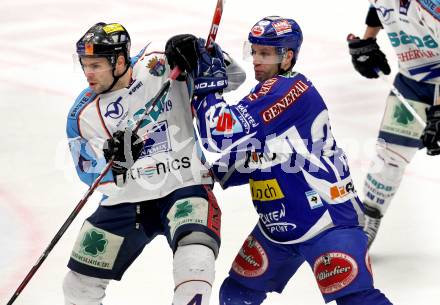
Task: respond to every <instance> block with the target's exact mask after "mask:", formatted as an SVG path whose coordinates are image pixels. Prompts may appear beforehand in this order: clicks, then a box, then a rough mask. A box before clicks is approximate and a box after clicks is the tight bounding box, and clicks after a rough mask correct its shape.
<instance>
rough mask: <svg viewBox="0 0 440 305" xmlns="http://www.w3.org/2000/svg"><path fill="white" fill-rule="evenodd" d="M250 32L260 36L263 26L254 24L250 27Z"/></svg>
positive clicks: (262, 32)
mask: <svg viewBox="0 0 440 305" xmlns="http://www.w3.org/2000/svg"><path fill="white" fill-rule="evenodd" d="M251 33H252V35H253V36H257V37H258V36H261V35H263V34H264V28H263V27H261V26H259V25H255V26H254V27H253V28H252V30H251Z"/></svg>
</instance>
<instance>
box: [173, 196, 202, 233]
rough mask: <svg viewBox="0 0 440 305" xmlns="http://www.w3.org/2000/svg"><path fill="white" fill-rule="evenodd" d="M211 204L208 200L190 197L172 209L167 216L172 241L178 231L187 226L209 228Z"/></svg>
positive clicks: (175, 204) (178, 202)
mask: <svg viewBox="0 0 440 305" xmlns="http://www.w3.org/2000/svg"><path fill="white" fill-rule="evenodd" d="M208 209H209V204H208V202H207V200H206V199H204V198H200V197H190V198H185V199H181V200H178V201H176V202H175V203H174V205H173V206H172V207H171V209H170V211H169V212H168V214H167V218H168V221H169V225H168V226H169V227H170V234H171V239H173V238H174V235H175V234H176V231H177V230H178V229H179V228H180V227H181V226H183V225H186V224H199V225H203V226H207V224H208V215H209V214H208V213H209V211H208Z"/></svg>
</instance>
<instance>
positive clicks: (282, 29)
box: [272, 20, 292, 35]
mask: <svg viewBox="0 0 440 305" xmlns="http://www.w3.org/2000/svg"><path fill="white" fill-rule="evenodd" d="M272 27H273V28H274V30H275V32H276V33H277V35H282V34H285V33H290V32H292V26H291V25H290V24H289V22H288V21H287V20H281V21H277V22H274V23H272Z"/></svg>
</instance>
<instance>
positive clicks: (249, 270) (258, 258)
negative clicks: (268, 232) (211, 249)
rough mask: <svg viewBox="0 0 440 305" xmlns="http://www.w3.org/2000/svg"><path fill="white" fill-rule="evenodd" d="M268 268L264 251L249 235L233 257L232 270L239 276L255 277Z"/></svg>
mask: <svg viewBox="0 0 440 305" xmlns="http://www.w3.org/2000/svg"><path fill="white" fill-rule="evenodd" d="M268 266H269V260H268V258H267V254H266V251H264V248H263V247H262V246H261V244H260V243H259V242H258V241H257V240H256V239H255V238H254V237H253V236H252V235H249V236H248V237H247V239H246V241H245V242H244V244H243V246H242V247H241V249H240V251H239V252H238V254H237V256H236V257H235V260H234V263H233V264H232V269H233V270H234V271H235V272H237V273H238V274H240V275H241V276H245V277H256V276H259V275H261V274H263V273H264V272H266V270H267V267H268Z"/></svg>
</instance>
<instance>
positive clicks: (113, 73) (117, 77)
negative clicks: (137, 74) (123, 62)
mask: <svg viewBox="0 0 440 305" xmlns="http://www.w3.org/2000/svg"><path fill="white" fill-rule="evenodd" d="M129 68H130V65H129V64H127V67H126V68H125V71H124V72H123V73H122V74H121V75H119V76H116V75H115V70H116V65H115V66H114V67H113V70H112V75H113V83H112V84H111V85H110V87H108V88H107V89H106V90H104V91H102V92H101V94H104V93H107V92H110V91H111V90H112V89H113V87H114V86H115V85H116V83H117V82H118V80H119V79H120V78H121V77H122V76H124V75H125V73H127V71H128V69H129Z"/></svg>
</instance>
